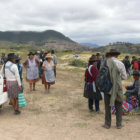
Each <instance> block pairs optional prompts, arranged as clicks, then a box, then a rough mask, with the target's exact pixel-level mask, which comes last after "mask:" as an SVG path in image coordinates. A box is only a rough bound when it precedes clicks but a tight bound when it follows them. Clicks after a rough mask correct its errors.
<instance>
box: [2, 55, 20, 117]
mask: <svg viewBox="0 0 140 140" xmlns="http://www.w3.org/2000/svg"><path fill="white" fill-rule="evenodd" d="M15 63H16V56H15V54H14V53H10V54H8V59H7V63H6V64H5V65H4V66H3V72H4V75H5V77H6V81H7V91H8V96H9V98H10V101H11V103H12V105H13V108H14V110H15V114H20V111H19V107H18V94H19V93H20V92H21V80H20V76H19V72H18V68H17V65H16V64H15Z"/></svg>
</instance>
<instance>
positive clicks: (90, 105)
mask: <svg viewBox="0 0 140 140" xmlns="http://www.w3.org/2000/svg"><path fill="white" fill-rule="evenodd" d="M93 103H94V100H93V99H88V107H89V110H93ZM95 109H96V111H99V110H100V108H99V100H95Z"/></svg>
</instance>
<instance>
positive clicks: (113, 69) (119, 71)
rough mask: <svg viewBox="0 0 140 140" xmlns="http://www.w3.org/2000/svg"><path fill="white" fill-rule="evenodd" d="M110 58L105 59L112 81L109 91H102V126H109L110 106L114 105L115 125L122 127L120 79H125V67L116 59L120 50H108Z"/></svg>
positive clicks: (121, 89) (118, 127)
mask: <svg viewBox="0 0 140 140" xmlns="http://www.w3.org/2000/svg"><path fill="white" fill-rule="evenodd" d="M109 53H110V56H111V58H109V59H107V60H106V61H107V66H108V69H109V76H110V80H111V83H112V88H111V90H110V92H105V93H104V102H105V124H104V125H103V127H104V128H107V129H109V128H110V127H111V107H112V106H114V105H115V108H116V127H117V129H121V128H122V101H123V88H122V82H121V80H126V79H127V74H126V69H125V66H124V64H123V63H122V62H121V61H119V60H118V56H119V55H120V52H118V51H117V50H115V49H111V50H110V52H109Z"/></svg>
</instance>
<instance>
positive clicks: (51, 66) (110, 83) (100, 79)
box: [0, 49, 140, 129]
mask: <svg viewBox="0 0 140 140" xmlns="http://www.w3.org/2000/svg"><path fill="white" fill-rule="evenodd" d="M119 55H120V52H119V51H117V50H115V49H111V50H110V51H109V52H107V53H106V55H105V57H104V59H101V54H100V53H97V54H96V55H94V54H93V55H92V56H91V57H90V58H89V62H88V66H87V68H86V70H85V86H84V97H85V98H87V99H88V108H89V111H90V112H91V113H92V112H97V113H99V114H100V113H103V112H102V110H101V109H100V101H101V100H103V99H104V104H105V123H104V125H103V127H104V128H106V129H109V128H110V127H111V114H115V115H116V128H117V129H121V128H122V127H123V125H122V115H124V114H127V113H129V112H130V111H132V110H135V111H138V110H139V106H140V79H139V77H140V58H139V59H137V58H136V56H133V57H132V61H131V62H130V57H129V56H126V57H125V58H124V59H123V60H122V61H120V60H119V59H118V56H119ZM78 58H80V57H79V56H78ZM76 59H77V57H76ZM0 63H1V64H3V66H2V69H1V74H2V75H3V77H4V80H6V87H7V93H8V97H9V99H10V102H9V105H12V106H13V108H14V113H15V114H16V115H17V114H20V113H21V112H20V110H19V107H20V106H19V104H22V103H19V100H20V99H19V93H23V90H24V84H23V78H22V73H23V66H24V67H25V69H26V81H27V82H28V83H29V89H30V91H35V90H36V84H37V82H38V81H39V80H40V79H42V84H43V85H44V92H45V93H50V87H51V85H54V84H55V78H56V66H57V56H56V55H55V52H54V50H52V51H51V52H47V53H46V52H45V51H44V50H42V51H37V52H36V53H33V52H29V54H28V55H27V58H26V60H25V62H24V63H23V65H22V63H21V57H20V56H18V55H16V54H15V53H9V54H8V56H7V57H6V55H5V54H2V57H1V59H0ZM127 75H128V76H127ZM132 75H133V79H134V83H133V84H132V85H127V86H126V87H125V89H126V92H125V93H123V86H122V80H126V79H127V77H128V78H131V76H132ZM20 96H21V95H20ZM22 96H24V95H22ZM124 99H125V100H124ZM24 100H25V99H24ZM20 101H21V102H23V100H20ZM24 103H25V104H26V102H25V101H24ZM94 104H95V109H94Z"/></svg>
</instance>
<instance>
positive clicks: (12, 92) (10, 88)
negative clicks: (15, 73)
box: [7, 81, 21, 99]
mask: <svg viewBox="0 0 140 140" xmlns="http://www.w3.org/2000/svg"><path fill="white" fill-rule="evenodd" d="M7 92H8V97H9V98H10V99H12V98H18V94H19V93H20V92H21V90H20V89H19V86H18V82H17V81H7Z"/></svg>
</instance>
